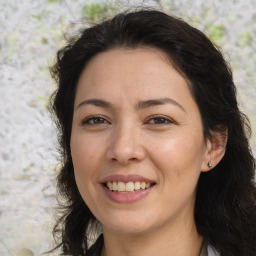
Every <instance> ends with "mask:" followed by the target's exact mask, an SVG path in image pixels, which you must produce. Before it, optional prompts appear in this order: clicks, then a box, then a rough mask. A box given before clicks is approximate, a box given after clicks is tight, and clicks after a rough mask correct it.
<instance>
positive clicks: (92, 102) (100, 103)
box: [76, 99, 113, 109]
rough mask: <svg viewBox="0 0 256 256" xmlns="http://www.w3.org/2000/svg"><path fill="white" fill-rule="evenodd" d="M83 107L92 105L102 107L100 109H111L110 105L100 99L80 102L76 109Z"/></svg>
mask: <svg viewBox="0 0 256 256" xmlns="http://www.w3.org/2000/svg"><path fill="white" fill-rule="evenodd" d="M84 105H94V106H97V107H102V108H113V106H112V104H111V103H109V102H107V101H105V100H101V99H89V100H84V101H82V102H81V103H80V104H79V105H78V106H77V108H76V109H78V108H80V107H82V106H84Z"/></svg>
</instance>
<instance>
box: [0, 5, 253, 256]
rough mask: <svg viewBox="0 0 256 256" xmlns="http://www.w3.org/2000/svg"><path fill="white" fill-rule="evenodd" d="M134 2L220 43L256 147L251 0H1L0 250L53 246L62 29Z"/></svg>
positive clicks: (38, 251) (2, 252) (9, 251)
mask: <svg viewBox="0 0 256 256" xmlns="http://www.w3.org/2000/svg"><path fill="white" fill-rule="evenodd" d="M135 6H152V7H155V8H159V9H163V10H165V11H167V12H169V13H172V14H174V15H177V16H180V17H182V18H183V19H184V20H186V21H187V22H189V23H190V24H192V25H194V26H196V27H197V28H199V29H200V30H202V31H204V32H205V33H206V34H207V35H208V36H209V37H210V38H211V39H212V41H214V42H215V43H216V44H217V45H219V46H220V47H221V49H222V51H223V53H224V56H225V58H226V60H227V61H228V62H230V63H231V66H232V68H233V73H234V79H235V83H236V84H237V87H238V98H239V102H240V107H241V109H242V110H243V112H245V113H247V115H248V116H249V118H250V120H251V124H252V130H253V137H252V139H251V145H252V148H253V150H254V153H255V152H256V142H255V141H256V140H255V138H256V135H255V133H256V26H255V24H256V1H255V0H229V1H225V0H209V1H205V0H193V1H191V0H162V1H161V0H159V1H153V0H152V1H142V0H141V1H136V0H134V1H124V0H123V1H115V0H105V1H103V0H98V1H97V0H91V1H90V0H8V1H5V0H0V255H3V256H5V255H13V253H14V252H15V251H16V250H18V249H19V248H22V247H28V248H30V249H31V250H32V251H33V252H34V253H35V255H40V254H41V253H43V252H44V251H46V250H48V249H50V248H52V245H53V240H52V237H51V229H52V225H53V223H54V208H55V207H56V205H57V204H56V200H55V187H54V183H53V182H52V181H53V180H54V177H55V175H56V171H55V170H56V166H57V165H58V158H59V155H58V152H57V150H56V147H57V141H56V131H55V129H54V126H53V124H52V122H51V120H50V115H49V113H48V112H47V108H46V107H47V103H48V99H49V95H50V94H51V93H52V92H53V91H54V89H55V84H54V81H53V80H52V79H51V77H50V74H49V71H48V68H49V66H50V65H51V64H52V63H53V61H54V58H55V54H56V51H57V49H59V48H60V47H61V46H63V45H64V43H65V40H64V33H66V32H68V33H71V32H73V31H74V29H75V28H77V27H80V26H81V25H82V24H84V23H92V22H95V21H97V20H99V19H101V18H102V17H103V16H106V15H107V16H111V15H113V14H114V13H116V12H119V11H120V10H126V9H129V8H133V7H135Z"/></svg>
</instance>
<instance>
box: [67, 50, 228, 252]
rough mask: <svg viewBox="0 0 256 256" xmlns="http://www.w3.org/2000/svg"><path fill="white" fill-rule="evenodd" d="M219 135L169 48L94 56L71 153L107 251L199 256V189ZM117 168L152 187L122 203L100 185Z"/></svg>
mask: <svg viewBox="0 0 256 256" xmlns="http://www.w3.org/2000/svg"><path fill="white" fill-rule="evenodd" d="M166 98H169V99H171V101H166V100H161V101H162V104H156V105H155V104H153V105H152V102H151V103H149V102H147V104H145V101H148V100H152V99H166ZM91 99H99V100H104V101H105V102H107V103H108V104H105V105H104V104H98V103H97V102H96V103H95V101H93V102H92V101H90V100H91ZM88 100H89V101H88ZM143 101H144V105H143V104H142V103H141V102H143ZM139 103H140V104H139ZM138 106H140V107H138ZM216 141H217V140H211V141H210V140H207V139H205V138H204V136H203V128H202V120H201V116H200V112H199V110H198V107H197V105H196V103H195V101H194V99H193V98H192V96H191V94H190V90H189V85H188V83H187V81H186V80H185V79H184V77H182V76H181V75H180V74H179V73H178V72H177V71H176V70H175V69H174V67H173V66H172V65H171V62H170V61H169V60H168V58H167V56H166V55H165V53H163V52H161V51H160V50H157V49H151V48H138V49H132V50H127V49H119V48H118V49H112V50H109V51H106V52H103V53H100V54H98V55H97V56H95V57H94V58H92V59H91V60H90V62H89V63H88V64H87V65H86V67H85V69H84V71H83V72H82V74H81V76H80V79H79V82H78V87H77V92H76V97H75V103H74V116H73V124H72V135H71V154H72V159H73V164H74V171H75V178H76V182H77V186H78V189H79V191H80V193H81V195H82V197H83V199H84V201H85V203H86V204H87V205H88V207H89V208H90V210H91V211H92V213H93V214H94V215H95V216H96V218H97V219H98V220H99V221H100V222H101V223H102V228H103V234H104V247H103V251H102V255H111V256H115V255H133V256H134V255H135V256H136V255H138V256H139V255H141V256H142V255H147V256H148V255H152V256H153V255H163V256H164V255H168V256H170V255H175V256H187V255H190V256H197V255H198V254H199V251H200V248H201V245H202V240H203V238H202V237H201V236H200V235H199V234H198V233H197V230H196V226H195V221H194V203H195V190H196V185H197V182H198V178H199V175H200V173H201V172H202V171H209V168H208V166H207V163H208V162H209V161H210V160H211V161H212V164H213V166H212V168H213V167H214V165H216V164H217V163H218V162H219V161H220V159H221V157H222V156H223V154H224V153H223V150H221V147H220V145H219V143H217V142H216ZM115 174H119V175H129V174H139V175H141V176H143V177H145V178H147V179H150V180H152V181H154V183H155V185H154V186H153V187H152V188H151V190H150V192H149V193H148V195H147V196H146V197H143V198H142V199H140V200H138V201H135V202H132V203H117V202H114V201H112V200H110V199H109V197H108V196H107V195H106V193H105V192H104V191H103V189H102V181H103V180H104V179H105V178H106V177H108V176H109V175H115Z"/></svg>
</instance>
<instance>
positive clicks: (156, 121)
mask: <svg viewBox="0 0 256 256" xmlns="http://www.w3.org/2000/svg"><path fill="white" fill-rule="evenodd" d="M147 123H148V124H160V125H162V124H170V123H173V122H172V120H171V119H170V118H167V117H164V116H156V117H153V118H151V119H149V120H148V122H147Z"/></svg>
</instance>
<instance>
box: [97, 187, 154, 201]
mask: <svg viewBox="0 0 256 256" xmlns="http://www.w3.org/2000/svg"><path fill="white" fill-rule="evenodd" d="M154 187H155V185H154V186H152V187H149V188H147V189H141V190H137V191H134V192H126V193H123V192H114V191H111V190H109V189H108V188H106V187H105V186H104V185H103V184H102V188H103V190H104V192H105V193H106V194H107V196H108V198H110V199H111V200H112V201H114V202H116V203H119V204H126V203H134V202H136V201H139V200H141V199H142V198H144V197H146V196H147V195H148V194H149V193H150V192H151V190H152V189H153V188H154Z"/></svg>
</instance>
